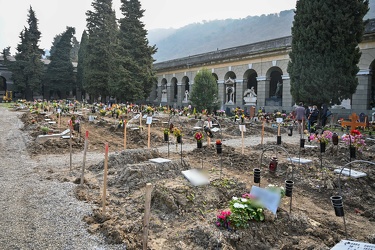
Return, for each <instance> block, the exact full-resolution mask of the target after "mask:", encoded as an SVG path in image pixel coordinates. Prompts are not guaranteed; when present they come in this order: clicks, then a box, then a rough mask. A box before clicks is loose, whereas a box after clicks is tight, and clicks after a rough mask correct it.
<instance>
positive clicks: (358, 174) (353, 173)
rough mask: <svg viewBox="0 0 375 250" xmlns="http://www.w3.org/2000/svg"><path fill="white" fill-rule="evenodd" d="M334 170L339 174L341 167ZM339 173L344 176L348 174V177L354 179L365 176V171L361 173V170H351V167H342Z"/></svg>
mask: <svg viewBox="0 0 375 250" xmlns="http://www.w3.org/2000/svg"><path fill="white" fill-rule="evenodd" d="M334 172H335V173H337V174H339V173H340V172H341V169H335V170H334ZM341 174H342V175H346V176H349V175H350V177H353V178H355V179H357V178H360V177H365V176H367V174H366V173H363V172H361V171H356V170H353V169H352V170H350V169H348V168H344V170H342V172H341Z"/></svg>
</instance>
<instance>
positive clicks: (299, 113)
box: [295, 102, 305, 134]
mask: <svg viewBox="0 0 375 250" xmlns="http://www.w3.org/2000/svg"><path fill="white" fill-rule="evenodd" d="M295 112H296V120H297V122H298V132H299V133H300V134H301V133H303V129H304V127H305V126H304V123H305V122H304V121H305V108H304V107H303V103H302V102H300V103H299V104H298V106H297V108H296V110H295Z"/></svg>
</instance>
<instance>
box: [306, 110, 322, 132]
mask: <svg viewBox="0 0 375 250" xmlns="http://www.w3.org/2000/svg"><path fill="white" fill-rule="evenodd" d="M318 116H319V110H318V107H317V106H316V105H314V106H313V108H312V110H311V112H310V115H309V117H308V130H309V132H311V126H314V123H316V122H317V121H318Z"/></svg>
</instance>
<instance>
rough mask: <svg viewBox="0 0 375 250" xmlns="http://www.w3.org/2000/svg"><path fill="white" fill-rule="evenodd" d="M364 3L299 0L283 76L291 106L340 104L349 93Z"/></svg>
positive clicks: (356, 0)
mask: <svg viewBox="0 0 375 250" xmlns="http://www.w3.org/2000/svg"><path fill="white" fill-rule="evenodd" d="M367 11H368V0H336V1H326V0H299V1H297V5H296V13H295V17H294V22H293V27H292V37H293V41H292V51H291V52H290V54H289V55H290V62H289V64H288V72H289V75H290V80H291V94H292V96H293V98H294V100H295V101H296V102H298V101H304V102H306V103H310V104H317V105H321V104H323V103H331V104H340V103H341V101H342V100H344V99H347V98H350V97H351V95H352V94H354V93H355V91H356V88H357V85H358V80H357V78H356V74H357V73H358V71H359V68H358V66H357V64H358V62H359V59H360V56H361V53H360V51H359V48H358V44H359V43H360V42H361V40H362V36H363V33H364V28H365V22H364V21H363V17H364V16H365V14H366V13H367Z"/></svg>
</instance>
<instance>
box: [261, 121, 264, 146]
mask: <svg viewBox="0 0 375 250" xmlns="http://www.w3.org/2000/svg"><path fill="white" fill-rule="evenodd" d="M263 138H264V120H263V123H262V136H261V141H260V144H261V145H263Z"/></svg>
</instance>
